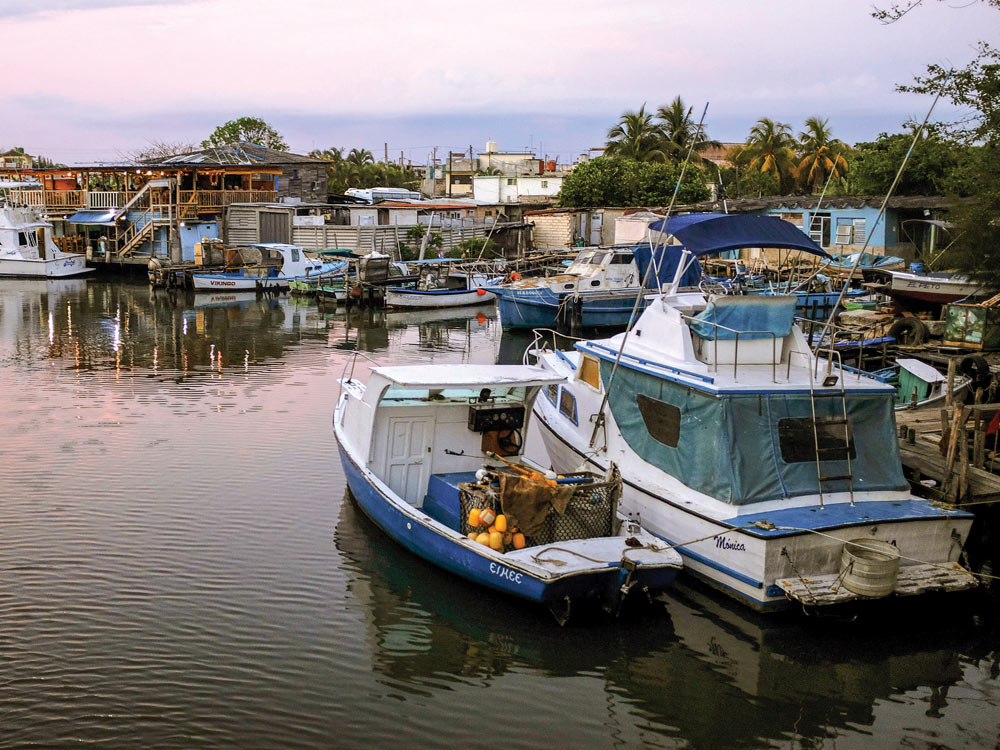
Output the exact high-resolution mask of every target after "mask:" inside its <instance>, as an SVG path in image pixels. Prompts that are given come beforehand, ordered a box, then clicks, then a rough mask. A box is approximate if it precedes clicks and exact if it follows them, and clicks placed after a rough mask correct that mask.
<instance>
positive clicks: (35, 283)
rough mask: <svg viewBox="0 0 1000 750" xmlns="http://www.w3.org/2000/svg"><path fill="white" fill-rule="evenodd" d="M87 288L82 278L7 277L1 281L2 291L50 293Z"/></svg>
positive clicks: (68, 292) (69, 291) (73, 291)
mask: <svg viewBox="0 0 1000 750" xmlns="http://www.w3.org/2000/svg"><path fill="white" fill-rule="evenodd" d="M86 288H87V279H83V278H72V279H63V278H58V277H56V278H47V279H46V278H9V279H4V281H3V290H4V292H5V293H6V292H29V293H32V294H48V295H49V297H50V299H51V297H52V295H63V294H77V293H79V292H82V291H84V290H85V289H86Z"/></svg>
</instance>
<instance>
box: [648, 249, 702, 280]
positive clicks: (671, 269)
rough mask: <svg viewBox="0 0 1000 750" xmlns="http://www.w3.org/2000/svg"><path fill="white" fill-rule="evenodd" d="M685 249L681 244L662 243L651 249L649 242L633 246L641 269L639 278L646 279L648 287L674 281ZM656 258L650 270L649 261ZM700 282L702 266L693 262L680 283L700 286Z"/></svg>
mask: <svg viewBox="0 0 1000 750" xmlns="http://www.w3.org/2000/svg"><path fill="white" fill-rule="evenodd" d="M683 249H684V248H683V247H681V246H680V245H660V246H659V247H657V248H656V249H651V248H650V247H649V243H648V242H641V243H639V244H638V245H636V246H635V247H634V248H632V255H634V256H635V265H636V267H637V268H638V269H639V278H640V279H642V280H644V281H645V286H646V288H647V289H659V288H660V287H661V286H664V285H666V284H669V283H670V282H671V281H673V278H674V274H675V273H676V272H677V264H678V263H680V260H681V251H682V250H683ZM654 258H655V263H654V264H653V269H652V270H649V263H650V261H651V260H653V259H654ZM647 273H648V274H649V275H648V276H647V275H646V274H647ZM700 282H701V266H700V265H699V264H698V263H692V264H691V265H690V266H688V267H687V269H685V271H684V273H683V274H682V275H681V283H680V285H681V286H698V284H699V283H700Z"/></svg>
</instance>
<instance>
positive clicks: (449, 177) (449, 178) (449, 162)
mask: <svg viewBox="0 0 1000 750" xmlns="http://www.w3.org/2000/svg"><path fill="white" fill-rule="evenodd" d="M447 179H448V197H449V198H450V197H451V149H448V178H447Z"/></svg>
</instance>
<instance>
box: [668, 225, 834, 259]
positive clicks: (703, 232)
mask: <svg viewBox="0 0 1000 750" xmlns="http://www.w3.org/2000/svg"><path fill="white" fill-rule="evenodd" d="M649 229H650V231H654V232H666V233H667V234H672V235H673V236H674V237H676V238H677V239H678V240H679V241H680V242H681V243H682V244H683V245H684V247H686V248H687V249H688V250H689V251H690V252H691V253H692V254H693V255H711V254H712V253H721V252H724V251H726V250H736V249H739V248H741V247H775V248H781V249H786V250H801V251H802V252H804V253H811V254H813V255H818V256H820V257H821V258H829V257H830V256H829V254H827V253H826V252H825V251H824V250H823V248H821V247H820V246H819V245H817V244H816V243H815V242H813V241H812V240H811V239H809V237H808V236H807V235H806V234H805V233H804V232H803V231H802V230H801V229H799V228H798V227H797V226H795V225H794V224H792V223H791V222H788V221H785V220H784V219H779V218H778V217H776V216H754V215H748V214H684V215H683V216H671V217H670V218H669V219H660V220H659V221H654V222H653V223H651V224H650V225H649Z"/></svg>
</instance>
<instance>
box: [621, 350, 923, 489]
mask: <svg viewBox="0 0 1000 750" xmlns="http://www.w3.org/2000/svg"><path fill="white" fill-rule="evenodd" d="M611 367H612V364H611V363H610V362H605V361H602V362H601V376H602V379H603V381H604V382H606V383H607V382H611V380H610V379H611ZM640 397H645V398H647V399H655V400H657V401H660V402H663V403H665V404H670V405H672V406H674V407H677V409H678V410H679V412H680V427H679V430H677V431H676V435H677V439H676V447H671V446H670V445H667V444H665V443H663V442H661V441H660V440H657V439H656V438H654V437H653V436H652V435H651V434H650V430H649V427H648V426H647V424H646V421H645V420H644V419H643V416H642V412H641V411H640V408H639V401H640ZM608 403H609V405H610V407H611V413H612V414H613V415H614V418H615V422H616V423H617V424H618V427H619V429H620V430H621V432H622V435H623V436H624V437H625V440H626V441H627V442H628V444H629V446H631V448H632V449H633V450H634V451H635V452H636V453H637V454H638V455H639V456H641V457H642V458H643V459H644V460H645V461H647V462H649V463H651V464H653V465H654V466H657V467H659V468H660V469H662V470H663V471H665V472H666V473H668V474H670V475H671V476H674V477H676V478H677V479H679V480H680V481H681V482H683V483H684V484H685V485H687V486H688V487H690V488H692V489H694V490H697V491H699V492H703V493H705V494H706V495H710V496H711V497H714V498H716V499H718V500H722V501H723V502H727V503H732V504H734V505H746V504H748V503H755V502H760V501H764V500H778V499H781V498H787V497H796V496H799V495H808V494H815V493H816V492H818V491H819V482H818V480H817V476H816V462H815V458H814V451H813V447H812V443H813V440H812V438H811V433H810V438H809V440H808V442H807V444H805V445H801V446H800V448H801V449H802V450H800V453H805V454H807V455H808V456H810V457H811V458H810V460H799V461H786V460H785V458H783V455H782V445H781V439H780V436H779V428H780V423H781V420H784V419H798V420H802V419H811V417H812V412H811V407H810V399H809V394H808V393H805V394H789V393H772V394H768V393H760V394H757V393H753V394H747V395H740V394H722V395H715V394H711V393H707V392H704V391H700V390H698V389H695V388H691V387H688V386H685V385H682V384H679V383H676V382H673V381H669V380H664V379H662V378H658V377H656V376H654V375H649V374H647V373H644V372H640V371H638V370H634V369H631V368H627V367H619V368H618V371H617V373H616V374H615V378H614V381H613V383H612V388H611V394H610V397H609V399H608ZM647 403H648V402H647ZM847 411H848V420H849V422H850V426H851V431H852V439H853V444H854V449H855V457H854V458H853V460H852V470H853V474H854V490H855V492H870V491H876V490H906V489H908V484H907V482H906V479H905V478H904V476H903V470H902V466H901V464H900V460H899V447H898V444H897V442H896V436H895V433H894V429H895V421H894V418H893V394H892V393H890V392H887V393H873V394H870V395H869V394H848V397H847ZM816 415H817V417H819V418H835V417H839V416H841V415H842V406H841V401H840V399H839V398H825V399H818V400H817V401H816ZM810 424H811V423H810ZM654 431H656V430H654ZM661 434H662V433H661ZM787 448H788V445H787V438H786V449H787ZM821 467H822V470H823V474H824V475H826V476H834V475H844V474H847V473H848V472H847V461H846V460H829V461H821ZM848 489H849V483H848V482H847V480H838V481H831V482H825V483H824V484H823V491H824V492H844V491H847V490H848Z"/></svg>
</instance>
